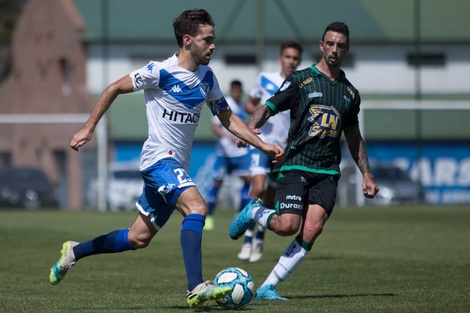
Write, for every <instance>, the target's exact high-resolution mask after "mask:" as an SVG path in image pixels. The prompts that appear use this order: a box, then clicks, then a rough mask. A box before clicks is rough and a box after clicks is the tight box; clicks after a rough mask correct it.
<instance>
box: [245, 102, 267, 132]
mask: <svg viewBox="0 0 470 313" xmlns="http://www.w3.org/2000/svg"><path fill="white" fill-rule="evenodd" d="M272 115H273V111H271V110H270V109H269V108H268V107H267V106H266V105H260V106H258V108H257V109H256V111H255V112H254V113H253V115H251V118H250V121H249V122H248V126H250V127H253V128H260V127H261V126H263V125H264V123H266V121H267V120H268V119H269V118H270V117H271V116H272Z"/></svg>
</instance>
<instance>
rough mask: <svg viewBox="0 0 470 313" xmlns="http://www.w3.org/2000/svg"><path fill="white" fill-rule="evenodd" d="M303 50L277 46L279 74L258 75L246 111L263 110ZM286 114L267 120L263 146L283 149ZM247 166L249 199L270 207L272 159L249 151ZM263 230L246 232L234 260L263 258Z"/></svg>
mask: <svg viewBox="0 0 470 313" xmlns="http://www.w3.org/2000/svg"><path fill="white" fill-rule="evenodd" d="M302 51H303V47H302V45H301V44H300V43H298V42H296V41H286V42H283V43H282V44H281V49H280V53H279V63H280V64H281V70H280V71H274V72H261V73H260V74H259V75H258V77H257V79H256V82H255V84H254V86H253V88H252V89H251V91H250V96H249V97H248V101H247V102H246V111H247V112H248V113H250V114H253V113H254V112H255V111H256V109H257V108H258V107H259V106H264V104H265V103H266V100H268V99H269V98H270V97H272V96H273V95H274V94H275V93H276V91H278V90H279V87H280V86H281V84H282V82H283V81H284V80H285V79H286V78H287V77H288V76H289V75H290V74H292V73H293V72H294V71H295V70H296V69H297V67H298V66H299V64H300V62H301V60H302ZM289 123H290V117H289V111H283V112H280V113H279V114H276V115H275V116H273V117H272V118H270V119H269V120H268V121H266V123H265V124H264V125H263V126H262V127H261V129H260V130H261V134H260V135H259V136H260V138H261V139H263V141H265V142H273V143H277V144H278V145H280V146H281V147H285V145H286V143H287V132H288V130H289ZM250 155H251V166H250V172H251V176H252V183H251V188H250V197H251V198H261V199H263V201H264V204H265V205H266V206H267V207H270V208H272V207H274V195H275V194H276V189H275V182H274V181H272V180H271V179H270V178H269V176H270V175H271V173H272V170H273V166H274V164H273V163H272V158H270V157H269V156H267V155H265V154H263V153H262V152H261V151H259V150H257V149H255V148H254V147H250ZM263 244H264V227H262V226H258V231H257V232H256V234H255V233H254V227H253V228H251V227H250V228H249V229H247V231H246V232H245V239H244V241H243V244H242V248H241V250H240V253H239V254H238V258H239V259H240V260H248V261H250V262H256V261H258V260H259V259H261V257H262V255H263Z"/></svg>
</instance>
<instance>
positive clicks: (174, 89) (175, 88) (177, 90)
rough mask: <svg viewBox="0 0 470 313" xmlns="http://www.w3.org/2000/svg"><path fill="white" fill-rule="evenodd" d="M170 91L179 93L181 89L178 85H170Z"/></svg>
mask: <svg viewBox="0 0 470 313" xmlns="http://www.w3.org/2000/svg"><path fill="white" fill-rule="evenodd" d="M170 91H171V92H174V93H180V92H181V91H182V90H181V88H180V85H174V86H173V87H171V89H170Z"/></svg>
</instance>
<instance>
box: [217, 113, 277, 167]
mask: <svg viewBox="0 0 470 313" xmlns="http://www.w3.org/2000/svg"><path fill="white" fill-rule="evenodd" d="M217 116H218V117H219V119H220V122H221V123H222V125H223V126H224V127H225V128H227V129H228V130H229V131H230V132H231V133H232V134H234V135H235V136H236V137H238V138H240V139H242V140H243V141H245V142H247V143H249V144H250V145H252V146H254V147H255V148H257V149H259V150H261V151H262V152H263V153H265V154H267V155H269V156H272V157H274V158H275V159H276V160H278V161H280V160H281V159H282V158H284V150H283V149H282V148H281V147H280V146H278V145H274V144H267V143H265V142H264V141H262V140H261V139H260V138H259V137H258V136H257V135H256V134H255V133H254V132H253V131H252V130H251V129H250V128H248V126H247V125H246V124H245V122H243V120H242V119H241V118H239V117H238V116H237V115H236V114H234V113H233V112H232V111H231V110H226V111H222V112H220V113H219V114H218V115H217Z"/></svg>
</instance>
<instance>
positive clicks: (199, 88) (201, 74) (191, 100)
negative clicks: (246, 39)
mask: <svg viewBox="0 0 470 313" xmlns="http://www.w3.org/2000/svg"><path fill="white" fill-rule="evenodd" d="M129 75H130V77H131V79H132V82H133V85H134V91H138V90H144V96H145V102H146V111H147V122H148V138H147V140H146V141H145V143H144V145H143V147H142V152H141V158H140V170H144V169H146V168H148V167H149V166H151V165H152V164H154V163H155V162H157V161H158V160H160V159H163V158H167V157H173V158H175V159H176V160H177V161H178V162H180V163H181V165H182V166H183V168H184V169H185V170H186V171H187V172H189V164H190V158H191V149H192V144H193V137H194V132H195V130H196V127H197V125H198V123H199V117H200V115H201V110H202V106H203V104H204V102H206V103H207V104H208V106H209V107H210V109H211V111H212V114H213V115H217V114H219V113H220V112H222V111H226V110H230V107H229V106H228V104H227V101H226V100H225V98H224V95H223V94H222V91H221V90H220V88H219V83H218V82H217V78H216V77H215V75H214V73H213V72H212V69H211V68H210V67H208V66H205V65H200V66H199V67H198V70H197V71H196V72H190V71H188V70H186V69H183V68H181V67H179V66H178V59H177V54H175V55H173V56H172V57H170V58H168V59H166V60H164V61H162V62H154V61H150V63H148V64H147V65H146V66H144V67H142V68H141V69H138V70H136V71H134V72H132V73H130V74H129Z"/></svg>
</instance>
